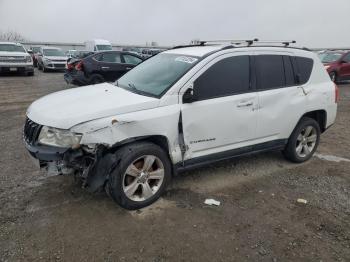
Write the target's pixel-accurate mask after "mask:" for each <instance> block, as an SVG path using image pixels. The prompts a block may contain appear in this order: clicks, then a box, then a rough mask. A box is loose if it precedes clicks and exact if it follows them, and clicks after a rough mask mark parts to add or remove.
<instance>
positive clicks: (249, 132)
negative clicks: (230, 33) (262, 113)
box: [181, 53, 258, 159]
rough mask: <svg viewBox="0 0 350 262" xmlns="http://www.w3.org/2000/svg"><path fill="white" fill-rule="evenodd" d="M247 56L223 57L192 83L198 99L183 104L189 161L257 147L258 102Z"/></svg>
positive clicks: (183, 119) (216, 60) (185, 138)
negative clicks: (254, 145) (255, 140)
mask: <svg viewBox="0 0 350 262" xmlns="http://www.w3.org/2000/svg"><path fill="white" fill-rule="evenodd" d="M243 54H244V53H242V55H232V54H227V55H223V56H220V57H218V58H216V59H214V60H213V61H211V62H210V63H209V64H207V65H206V66H205V67H203V68H202V69H201V70H200V71H199V72H198V73H197V74H196V75H194V77H193V79H191V80H190V83H189V85H190V86H192V85H193V90H194V91H193V92H194V94H195V96H196V99H197V100H196V101H195V102H192V103H188V104H182V105H181V106H182V108H181V112H182V126H183V133H184V140H185V141H184V142H185V144H186V145H187V146H188V150H187V153H186V155H185V159H192V158H196V157H201V156H209V155H212V154H217V153H224V154H226V153H227V154H230V152H231V150H233V149H237V148H242V147H247V146H249V145H252V144H254V139H255V135H256V133H255V131H256V121H257V112H256V110H255V107H256V106H257V102H258V101H257V94H256V92H255V91H254V90H252V89H251V78H250V57H249V55H243ZM188 88H189V86H186V87H185V88H184V89H185V90H186V89H188Z"/></svg>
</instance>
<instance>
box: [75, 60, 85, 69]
mask: <svg viewBox="0 0 350 262" xmlns="http://www.w3.org/2000/svg"><path fill="white" fill-rule="evenodd" d="M75 69H76V70H78V71H81V70H83V61H80V62H79V63H78V64H76V66H75Z"/></svg>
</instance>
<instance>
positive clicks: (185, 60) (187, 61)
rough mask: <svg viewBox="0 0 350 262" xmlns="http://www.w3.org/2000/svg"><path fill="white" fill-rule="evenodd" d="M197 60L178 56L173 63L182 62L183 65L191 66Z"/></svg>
mask: <svg viewBox="0 0 350 262" xmlns="http://www.w3.org/2000/svg"><path fill="white" fill-rule="evenodd" d="M197 60H198V59H197V58H194V57H190V56H179V57H176V58H175V61H178V62H184V63H188V64H193V63H195V62H196V61H197Z"/></svg>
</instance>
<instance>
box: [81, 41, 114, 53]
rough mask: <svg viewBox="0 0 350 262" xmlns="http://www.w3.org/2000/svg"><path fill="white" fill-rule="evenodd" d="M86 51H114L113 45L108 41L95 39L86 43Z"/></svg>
mask: <svg viewBox="0 0 350 262" xmlns="http://www.w3.org/2000/svg"><path fill="white" fill-rule="evenodd" d="M85 50H86V51H92V52H99V51H109V50H112V45H111V43H110V42H109V41H108V40H104V39H94V40H90V41H86V42H85Z"/></svg>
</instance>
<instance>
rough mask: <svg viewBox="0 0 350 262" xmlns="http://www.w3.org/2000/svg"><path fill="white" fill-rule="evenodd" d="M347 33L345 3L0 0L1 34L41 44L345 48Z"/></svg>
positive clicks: (349, 15)
mask: <svg viewBox="0 0 350 262" xmlns="http://www.w3.org/2000/svg"><path fill="white" fill-rule="evenodd" d="M349 28H350V0H333V1H329V0H327V1H326V0H246V1H244V0H240V1H236V0H187V1H186V0H172V1H170V0H152V1H147V0H124V1H121V0H59V1H53V0H0V31H7V30H14V31H17V32H18V33H20V34H22V35H23V36H24V37H25V38H26V39H28V40H32V41H44V42H50V41H51V42H74V43H82V42H84V41H86V40H89V39H96V38H102V39H107V40H110V41H111V42H112V43H115V44H135V45H144V44H146V42H151V41H155V42H157V43H158V44H159V45H162V46H171V45H176V44H186V43H189V42H190V41H191V40H192V39H201V40H215V39H252V38H259V39H261V40H263V39H265V40H281V39H282V40H296V41H297V43H298V45H299V46H306V47H350V34H349Z"/></svg>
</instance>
